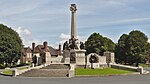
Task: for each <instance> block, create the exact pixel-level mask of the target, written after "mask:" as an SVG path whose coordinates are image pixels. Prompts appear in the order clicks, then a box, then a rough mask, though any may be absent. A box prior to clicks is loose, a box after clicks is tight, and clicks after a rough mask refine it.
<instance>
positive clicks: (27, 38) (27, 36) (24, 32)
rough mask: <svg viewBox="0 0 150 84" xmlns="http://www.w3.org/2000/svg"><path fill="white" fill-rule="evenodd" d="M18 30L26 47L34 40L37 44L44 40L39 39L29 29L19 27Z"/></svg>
mask: <svg viewBox="0 0 150 84" xmlns="http://www.w3.org/2000/svg"><path fill="white" fill-rule="evenodd" d="M16 32H18V34H19V36H20V37H21V39H22V41H23V44H24V46H25V47H27V46H31V44H32V43H33V42H34V43H35V44H40V43H42V41H40V40H37V39H36V38H35V37H34V36H33V35H32V33H31V31H29V30H28V29H25V28H21V27H18V28H17V29H16Z"/></svg>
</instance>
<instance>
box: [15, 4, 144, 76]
mask: <svg viewBox="0 0 150 84" xmlns="http://www.w3.org/2000/svg"><path fill="white" fill-rule="evenodd" d="M70 11H71V34H70V39H68V40H67V41H66V42H64V44H63V46H61V45H59V48H58V49H54V48H53V47H51V46H49V45H48V42H47V41H45V42H43V44H42V45H41V44H35V43H32V48H30V47H27V48H24V51H23V57H22V58H21V61H22V62H24V63H31V62H32V67H28V69H26V70H16V69H14V70H13V73H12V74H13V76H20V77H75V68H92V69H95V68H96V69H103V68H107V67H112V68H118V69H131V70H134V71H137V72H139V73H140V74H143V73H146V72H144V70H143V68H142V67H131V66H125V65H120V64H116V63H115V54H114V53H113V52H109V51H107V52H104V54H103V56H100V55H98V54H96V53H90V54H87V55H86V54H85V52H86V50H85V45H84V43H83V42H81V41H80V39H78V38H77V32H76V13H77V5H76V4H71V6H70Z"/></svg>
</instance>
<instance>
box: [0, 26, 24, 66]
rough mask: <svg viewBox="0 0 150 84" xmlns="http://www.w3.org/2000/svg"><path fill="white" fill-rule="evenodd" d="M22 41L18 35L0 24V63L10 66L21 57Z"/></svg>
mask: <svg viewBox="0 0 150 84" xmlns="http://www.w3.org/2000/svg"><path fill="white" fill-rule="evenodd" d="M22 48H23V46H22V40H21V39H20V37H19V35H18V33H17V32H16V31H14V30H12V29H11V28H8V27H7V26H5V25H3V24H0V63H1V64H4V63H6V66H7V64H11V63H12V62H16V60H17V59H18V58H19V57H20V56H21V50H22Z"/></svg>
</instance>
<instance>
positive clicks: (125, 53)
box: [116, 30, 149, 66]
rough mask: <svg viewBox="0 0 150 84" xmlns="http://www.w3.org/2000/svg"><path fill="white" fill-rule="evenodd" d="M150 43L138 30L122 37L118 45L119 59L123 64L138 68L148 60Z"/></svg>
mask: <svg viewBox="0 0 150 84" xmlns="http://www.w3.org/2000/svg"><path fill="white" fill-rule="evenodd" d="M148 48H149V43H148V38H147V36H146V35H145V34H144V33H143V32H141V31H138V30H134V31H131V32H130V33H129V35H126V34H124V35H122V36H121V37H120V39H119V41H118V45H117V50H116V51H117V58H118V59H119V60H121V61H122V62H125V63H129V64H133V63H136V66H138V64H139V63H140V62H145V61H146V59H147V53H148Z"/></svg>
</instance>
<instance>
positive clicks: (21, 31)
mask: <svg viewBox="0 0 150 84" xmlns="http://www.w3.org/2000/svg"><path fill="white" fill-rule="evenodd" d="M16 32H18V33H19V34H21V35H22V34H24V35H31V32H30V31H29V30H28V29H24V28H21V27H18V28H17V29H16Z"/></svg>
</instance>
